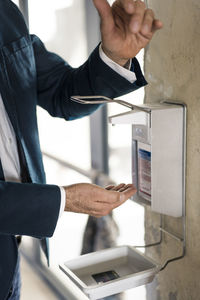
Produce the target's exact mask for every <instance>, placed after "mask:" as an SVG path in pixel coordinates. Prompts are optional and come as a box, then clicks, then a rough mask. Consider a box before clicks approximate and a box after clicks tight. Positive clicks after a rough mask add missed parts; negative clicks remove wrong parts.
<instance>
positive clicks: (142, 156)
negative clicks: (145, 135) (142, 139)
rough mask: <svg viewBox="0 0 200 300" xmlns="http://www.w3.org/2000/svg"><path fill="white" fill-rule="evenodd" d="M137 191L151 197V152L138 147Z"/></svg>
mask: <svg viewBox="0 0 200 300" xmlns="http://www.w3.org/2000/svg"><path fill="white" fill-rule="evenodd" d="M138 172H139V174H138V175H139V176H138V181H139V182H138V183H139V191H140V192H142V193H144V194H145V195H147V196H149V197H151V152H149V151H146V150H143V149H138Z"/></svg>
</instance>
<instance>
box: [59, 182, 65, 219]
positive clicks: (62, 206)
mask: <svg viewBox="0 0 200 300" xmlns="http://www.w3.org/2000/svg"><path fill="white" fill-rule="evenodd" d="M59 188H60V211H59V217H58V218H60V217H62V215H63V213H64V209H65V202H66V192H65V189H64V188H63V187H62V186H59Z"/></svg>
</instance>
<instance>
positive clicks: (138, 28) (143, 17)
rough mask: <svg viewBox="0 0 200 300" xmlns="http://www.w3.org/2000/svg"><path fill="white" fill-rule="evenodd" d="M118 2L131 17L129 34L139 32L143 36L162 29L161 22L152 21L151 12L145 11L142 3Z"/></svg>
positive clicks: (130, 0)
mask: <svg viewBox="0 0 200 300" xmlns="http://www.w3.org/2000/svg"><path fill="white" fill-rule="evenodd" d="M119 2H120V4H121V6H122V7H123V8H124V10H125V11H126V13H128V14H129V15H130V17H131V18H130V22H129V30H130V32H132V33H138V32H141V33H142V34H143V35H148V34H149V33H154V32H155V31H156V30H158V29H161V28H162V27H163V25H162V22H161V21H159V20H155V19H154V18H155V16H154V12H153V10H151V9H147V8H146V5H145V3H144V2H143V1H140V0H136V1H134V0H119Z"/></svg>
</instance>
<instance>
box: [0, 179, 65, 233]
mask: <svg viewBox="0 0 200 300" xmlns="http://www.w3.org/2000/svg"><path fill="white" fill-rule="evenodd" d="M0 199H1V201H0V234H11V235H28V236H33V237H40V238H42V237H50V236H52V235H53V233H54V230H55V227H56V223H57V220H58V216H59V209H60V189H59V187H58V186H55V185H45V184H34V183H31V184H28V183H15V182H5V181H0Z"/></svg>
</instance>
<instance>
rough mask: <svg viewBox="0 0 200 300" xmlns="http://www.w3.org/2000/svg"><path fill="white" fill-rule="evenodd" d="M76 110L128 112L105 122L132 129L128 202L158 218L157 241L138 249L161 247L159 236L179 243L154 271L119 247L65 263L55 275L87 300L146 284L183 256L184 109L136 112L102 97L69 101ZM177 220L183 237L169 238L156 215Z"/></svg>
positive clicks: (165, 106) (153, 107) (166, 106)
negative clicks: (115, 107)
mask: <svg viewBox="0 0 200 300" xmlns="http://www.w3.org/2000/svg"><path fill="white" fill-rule="evenodd" d="M72 100H73V101H76V102H78V103H81V104H97V103H108V102H109V103H111V102H117V103H119V104H121V105H124V106H126V107H128V108H131V111H129V112H126V113H123V114H120V115H116V116H112V117H110V118H109V120H110V122H111V123H112V124H131V126H132V129H133V130H132V132H133V133H132V160H131V163H132V170H133V171H132V178H133V183H134V185H135V186H136V188H137V194H136V195H135V196H134V198H133V200H134V201H136V202H138V203H140V204H148V205H150V206H151V209H152V210H153V211H156V212H158V213H160V214H161V223H160V227H159V231H160V239H159V241H156V242H153V243H151V244H148V245H144V246H142V247H144V248H146V247H156V246H159V245H161V243H162V241H163V239H162V234H168V235H169V236H170V237H171V238H173V239H174V240H176V241H179V242H181V243H182V254H181V255H179V256H174V257H173V258H170V259H168V260H167V261H166V262H165V263H164V264H162V265H160V264H158V263H156V262H154V261H152V260H151V259H150V258H148V257H147V256H145V255H144V254H143V253H141V252H139V251H138V250H137V248H141V246H135V247H133V246H126V245H125V246H119V247H114V248H110V249H105V250H101V251H97V252H94V253H90V254H86V255H83V256H80V257H78V258H75V259H74V260H72V261H66V262H64V263H61V264H60V269H61V270H62V271H63V272H64V273H65V274H66V275H67V276H68V278H70V279H71V280H72V281H73V282H74V283H75V284H76V286H77V287H79V289H80V290H82V291H83V293H84V294H85V295H87V296H88V298H89V299H91V300H96V299H102V298H104V297H107V296H110V295H113V294H116V293H120V292H122V291H125V290H126V289H129V288H133V287H136V286H140V285H143V284H147V283H149V282H151V281H152V280H153V278H154V277H155V275H156V274H157V273H158V272H159V271H162V270H164V269H165V267H166V266H167V265H168V263H170V262H173V261H176V260H178V259H181V258H183V257H184V256H185V251H186V231H185V228H186V227H185V219H186V218H185V140H186V139H185V135H186V134H185V132H186V131H185V127H186V126H185V123H186V108H185V106H184V104H182V103H181V104H178V103H169V102H168V103H166V102H165V103H160V104H148V105H140V106H136V105H133V104H130V103H128V102H125V101H123V100H118V99H110V98H107V97H104V96H73V98H72ZM163 214H166V215H170V216H174V217H182V219H183V236H182V237H180V236H178V235H176V234H174V233H173V232H169V231H168V230H167V229H166V228H164V227H163V224H162V215H163Z"/></svg>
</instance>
